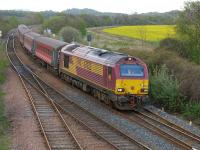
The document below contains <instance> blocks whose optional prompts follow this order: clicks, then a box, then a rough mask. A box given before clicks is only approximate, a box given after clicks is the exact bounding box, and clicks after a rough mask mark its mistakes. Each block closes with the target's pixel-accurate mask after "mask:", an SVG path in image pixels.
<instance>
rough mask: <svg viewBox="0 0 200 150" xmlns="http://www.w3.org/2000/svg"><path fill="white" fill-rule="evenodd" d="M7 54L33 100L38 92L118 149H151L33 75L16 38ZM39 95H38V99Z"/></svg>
mask: <svg viewBox="0 0 200 150" xmlns="http://www.w3.org/2000/svg"><path fill="white" fill-rule="evenodd" d="M7 53H8V57H9V59H10V61H11V63H12V65H13V66H14V68H15V70H16V71H17V72H18V74H19V76H21V77H22V78H23V79H22V81H23V80H25V82H24V85H25V86H28V87H26V89H27V91H29V92H27V93H30V94H29V95H30V97H32V98H31V99H33V96H32V95H31V92H32V93H33V95H34V94H35V92H36V91H37V93H40V97H43V98H46V99H48V100H49V101H50V102H51V104H52V105H53V106H54V109H56V111H57V113H58V114H61V113H60V111H62V112H64V113H65V114H67V115H70V116H71V117H73V118H74V119H75V120H77V121H78V122H79V123H81V124H82V125H84V126H85V127H86V128H87V129H88V130H90V131H91V132H93V133H94V134H95V135H96V136H98V137H100V138H101V139H103V140H104V141H106V142H107V143H109V144H110V145H112V146H113V147H114V148H116V149H150V148H149V147H147V146H146V145H145V144H143V143H140V142H138V141H137V140H135V139H134V138H132V137H130V136H129V135H127V134H126V133H124V132H122V131H120V130H118V129H117V128H116V127H115V126H113V125H111V124H108V123H107V122H105V121H103V120H102V119H101V118H97V117H96V116H95V115H94V114H91V113H90V112H88V111H87V110H85V109H83V108H81V107H80V106H78V105H77V104H75V103H72V102H71V101H70V100H69V99H67V98H66V97H65V96H64V95H62V94H61V93H59V92H58V91H57V90H55V89H54V88H52V87H51V86H49V85H48V84H46V83H45V82H44V81H42V80H41V79H40V78H39V77H37V76H36V75H35V74H33V73H32V72H31V71H30V70H29V69H28V68H27V67H26V66H24V65H23V64H22V62H21V61H20V59H19V58H18V57H17V56H16V54H15V50H14V38H9V39H8V43H7ZM38 95H39V94H38ZM38 95H37V94H36V97H35V98H36V99H37V96H38ZM39 103H40V102H39ZM44 108H45V107H44ZM49 112H51V111H49ZM36 114H37V113H36ZM46 114H47V115H49V114H48V111H47V112H46ZM60 118H61V120H62V121H63V122H65V120H64V119H63V117H60ZM41 124H42V123H40V126H41V128H42V125H41ZM65 125H66V123H65ZM68 130H69V128H68ZM44 131H45V130H44ZM70 134H71V136H72V137H73V139H74V141H75V142H74V143H76V144H77V145H78V146H77V147H78V148H79V149H81V147H80V144H78V142H77V140H76V138H75V137H74V136H73V135H72V133H71V132H70ZM43 135H44V137H45V139H46V141H47V142H46V143H47V145H50V144H48V143H49V140H48V137H47V134H45V133H44V132H43Z"/></svg>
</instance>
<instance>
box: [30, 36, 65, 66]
mask: <svg viewBox="0 0 200 150" xmlns="http://www.w3.org/2000/svg"><path fill="white" fill-rule="evenodd" d="M66 44H67V43H65V42H62V41H59V40H55V39H51V38H48V37H38V38H36V39H35V45H34V47H35V50H34V51H35V56H36V57H38V58H39V59H40V60H42V61H43V62H44V63H45V64H46V65H47V67H48V66H50V67H52V68H53V69H58V57H59V51H60V49H61V48H62V47H63V46H65V45H66Z"/></svg>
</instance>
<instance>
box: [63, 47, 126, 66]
mask: <svg viewBox="0 0 200 150" xmlns="http://www.w3.org/2000/svg"><path fill="white" fill-rule="evenodd" d="M61 51H62V52H63V53H67V54H72V55H76V56H79V57H82V58H85V59H89V60H92V61H94V62H98V63H101V64H106V65H111V66H112V65H115V64H116V63H117V62H118V61H119V60H121V59H122V58H127V57H128V55H126V54H122V53H117V52H112V51H108V50H104V49H99V48H94V47H89V46H82V45H79V44H70V45H66V46H65V47H63V48H62V50H61Z"/></svg>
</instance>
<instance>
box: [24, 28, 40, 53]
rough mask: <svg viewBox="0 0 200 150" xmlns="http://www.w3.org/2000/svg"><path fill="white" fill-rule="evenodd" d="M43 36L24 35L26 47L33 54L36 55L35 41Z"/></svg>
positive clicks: (33, 33) (35, 34)
mask: <svg viewBox="0 0 200 150" xmlns="http://www.w3.org/2000/svg"><path fill="white" fill-rule="evenodd" d="M39 36H41V35H40V34H37V33H35V32H28V33H25V34H24V47H25V48H26V49H27V50H28V51H29V52H30V53H31V54H32V55H35V44H34V43H35V39H36V38H37V37H39Z"/></svg>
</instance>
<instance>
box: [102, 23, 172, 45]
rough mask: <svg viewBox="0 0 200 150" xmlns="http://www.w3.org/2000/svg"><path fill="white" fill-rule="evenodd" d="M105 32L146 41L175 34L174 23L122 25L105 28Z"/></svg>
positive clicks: (155, 40) (153, 40)
mask: <svg viewBox="0 0 200 150" xmlns="http://www.w3.org/2000/svg"><path fill="white" fill-rule="evenodd" d="M103 31H104V32H106V33H110V34H114V35H120V36H126V37H130V38H135V39H140V40H144V41H151V42H157V41H160V40H162V39H164V38H166V37H173V36H174V35H175V26H174V25H144V26H121V27H114V28H106V29H103Z"/></svg>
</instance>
